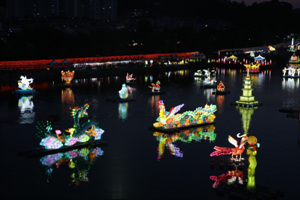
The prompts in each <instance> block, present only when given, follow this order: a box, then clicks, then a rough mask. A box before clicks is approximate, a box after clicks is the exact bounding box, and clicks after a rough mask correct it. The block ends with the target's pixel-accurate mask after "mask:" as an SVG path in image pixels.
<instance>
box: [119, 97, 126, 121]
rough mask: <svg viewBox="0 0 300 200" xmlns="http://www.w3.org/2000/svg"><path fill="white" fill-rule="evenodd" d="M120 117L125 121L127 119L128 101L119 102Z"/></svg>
mask: <svg viewBox="0 0 300 200" xmlns="http://www.w3.org/2000/svg"><path fill="white" fill-rule="evenodd" d="M118 110H119V118H120V119H122V121H123V122H124V121H125V119H127V110H128V102H123V103H119V109H118Z"/></svg>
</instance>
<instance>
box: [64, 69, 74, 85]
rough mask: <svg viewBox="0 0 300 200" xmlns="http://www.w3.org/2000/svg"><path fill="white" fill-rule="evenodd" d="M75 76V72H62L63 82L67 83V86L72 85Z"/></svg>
mask: <svg viewBox="0 0 300 200" xmlns="http://www.w3.org/2000/svg"><path fill="white" fill-rule="evenodd" d="M74 74H75V71H72V72H71V71H70V70H68V71H66V72H64V71H61V79H62V80H63V81H65V84H66V85H70V84H71V81H72V80H73V78H74Z"/></svg>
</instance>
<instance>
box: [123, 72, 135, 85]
mask: <svg viewBox="0 0 300 200" xmlns="http://www.w3.org/2000/svg"><path fill="white" fill-rule="evenodd" d="M125 78H126V83H132V82H133V81H134V80H135V79H136V78H133V74H128V73H127V74H126V77H125Z"/></svg>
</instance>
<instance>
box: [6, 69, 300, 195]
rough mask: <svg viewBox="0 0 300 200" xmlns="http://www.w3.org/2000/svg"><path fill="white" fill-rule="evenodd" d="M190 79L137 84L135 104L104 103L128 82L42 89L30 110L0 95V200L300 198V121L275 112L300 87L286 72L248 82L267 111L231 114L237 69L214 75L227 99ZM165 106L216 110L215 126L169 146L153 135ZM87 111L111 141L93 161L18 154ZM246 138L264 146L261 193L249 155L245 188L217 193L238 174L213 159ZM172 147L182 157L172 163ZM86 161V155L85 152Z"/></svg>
mask: <svg viewBox="0 0 300 200" xmlns="http://www.w3.org/2000/svg"><path fill="white" fill-rule="evenodd" d="M192 75H193V72H192V71H188V70H185V71H176V72H169V73H162V74H159V75H151V74H149V75H148V76H146V77H145V76H138V75H134V76H135V77H137V80H136V84H135V85H132V87H133V88H135V91H134V93H133V97H134V98H136V101H133V102H129V103H117V102H111V101H107V98H110V97H114V96H117V95H118V91H119V90H120V89H121V84H122V83H123V82H124V81H125V80H124V79H125V77H118V78H113V77H111V78H110V79H108V78H102V79H100V78H95V79H86V80H84V79H80V80H78V79H77V80H73V86H72V87H71V89H67V88H65V87H61V86H62V83H61V82H59V83H56V82H49V83H48V82H47V83H36V87H37V88H36V89H37V90H38V91H39V93H38V94H36V95H34V96H33V97H32V98H31V99H27V100H26V99H23V103H24V102H26V101H27V103H28V101H29V104H27V105H29V107H27V108H25V107H23V108H22V103H19V100H20V97H16V96H15V95H13V94H11V93H10V92H7V93H4V92H3V93H1V94H0V95H1V99H0V132H1V140H0V156H1V167H0V169H1V173H2V174H1V178H0V181H1V192H0V199H1V200H5V199H57V200H58V199H160V198H164V199H176V198H178V199H228V198H235V197H236V198H240V199H243V198H244V199H259V198H260V199H289V200H292V199H299V187H300V170H299V169H300V161H299V158H300V145H299V121H298V119H297V118H288V117H287V114H286V113H281V112H279V111H278V110H279V109H280V108H292V109H299V108H300V99H299V97H300V91H299V79H283V78H282V74H281V72H280V70H277V71H276V70H264V71H262V72H261V73H260V74H256V75H250V76H251V79H252V81H253V89H254V90H253V94H254V96H255V99H256V100H258V101H259V102H260V103H263V106H260V107H258V108H257V109H255V110H251V109H250V110H246V111H245V109H244V111H243V112H244V114H242V110H239V109H237V108H236V107H235V106H232V105H231V103H233V102H235V101H236V100H238V99H239V96H240V95H242V90H241V89H242V87H243V77H244V74H242V73H241V71H240V70H233V69H226V70H225V69H219V70H218V74H217V80H218V82H219V81H220V80H222V81H223V82H224V83H225V86H226V89H227V90H230V91H231V93H230V94H228V95H225V96H216V95H213V94H212V92H213V91H214V90H213V89H203V88H201V85H202V80H199V79H198V80H196V79H194V77H193V76H192ZM156 80H160V82H161V88H162V91H164V92H165V94H162V95H159V96H151V95H148V94H147V92H149V90H150V89H149V88H148V85H150V82H151V81H153V82H156ZM16 81H17V80H16ZM41 85H42V86H41ZM38 86H40V87H38ZM159 100H163V101H164V103H165V107H166V110H169V109H170V108H171V107H174V106H177V105H179V104H181V103H184V104H185V106H184V107H183V108H182V111H186V110H194V109H195V108H197V107H203V106H205V104H215V105H217V109H218V110H217V112H216V113H215V115H216V119H215V124H214V125H212V126H210V127H204V129H203V130H201V129H191V130H188V131H186V132H184V133H182V134H177V136H178V137H175V136H173V138H171V136H169V137H167V136H166V135H163V134H161V133H153V132H152V131H150V130H148V127H149V126H151V125H152V124H153V123H154V122H155V120H156V118H157V117H158V109H157V105H158V101H159ZM85 102H92V103H91V104H90V108H89V109H88V113H89V118H91V119H96V120H97V121H99V126H100V127H101V128H102V129H104V130H105V132H104V134H103V135H102V140H103V141H105V142H107V145H105V146H101V147H100V148H101V149H98V151H99V152H100V154H99V155H96V156H95V157H94V159H93V160H92V161H89V160H88V159H84V158H83V157H84V156H80V155H81V154H78V156H77V157H76V156H74V157H73V159H70V158H67V157H63V158H65V159H61V163H60V164H55V163H54V165H52V166H48V167H47V166H45V165H43V163H42V162H41V161H42V159H41V157H39V156H36V157H32V158H27V157H25V156H20V155H19V154H18V153H20V152H24V151H26V150H29V149H33V148H37V147H39V142H40V139H39V138H38V137H37V136H36V133H37V130H36V125H37V122H41V121H43V122H46V121H47V120H51V121H52V122H54V124H55V126H56V127H59V128H60V129H61V130H64V129H68V128H70V127H71V126H72V118H71V116H70V109H69V108H70V107H74V106H81V105H83V104H84V103H85ZM24 105H25V104H23V106H24ZM251 112H252V114H251ZM243 120H244V123H243ZM246 122H247V123H248V128H249V129H247V125H246V124H245V123H246ZM245 129H247V130H245ZM209 130H210V131H211V132H212V133H213V134H216V135H215V137H216V138H215V139H213V138H212V136H211V138H210V140H209V137H201V134H205V131H206V132H207V131H209ZM245 131H248V135H255V136H256V137H257V138H258V142H259V143H260V144H261V147H260V148H259V149H258V152H257V156H256V160H257V167H256V170H255V183H256V189H254V190H250V191H249V190H247V189H246V185H247V179H248V177H247V174H248V173H247V168H248V162H247V155H246V154H245V152H244V153H243V157H244V158H245V161H243V162H242V163H240V165H239V166H238V169H239V170H240V171H242V172H243V173H244V176H243V177H242V180H243V184H239V183H238V181H235V182H233V183H232V184H230V185H229V184H228V183H227V182H225V183H220V185H219V186H218V187H217V188H213V187H212V186H213V184H214V181H213V180H211V179H210V176H211V175H214V176H219V175H221V174H224V173H226V172H228V171H229V170H234V165H232V162H230V161H229V160H228V158H229V157H230V156H223V157H221V158H222V159H220V158H214V159H211V158H210V156H209V154H210V153H211V152H212V151H213V147H214V146H215V145H218V146H224V147H233V146H232V145H231V144H230V143H229V142H228V139H227V138H228V135H229V134H230V135H232V136H233V137H236V134H237V133H244V132H245ZM197 133H198V134H197ZM212 133H211V134H212ZM184 134H185V136H184ZM189 136H190V137H189ZM192 136H194V137H192ZM159 147H160V150H161V151H160V155H159V152H158V149H159ZM169 148H170V149H171V150H172V149H173V150H176V152H177V153H176V154H175V155H172V153H171V152H172V151H169ZM162 150H164V151H162ZM101 151H103V152H102V154H101ZM85 152H86V154H85V155H87V154H88V152H89V151H88V149H86V151H85ZM77 153H78V152H77ZM82 154H84V151H83V152H82ZM79 175H80V177H81V179H80V180H79V179H78V177H79ZM76 177H77V181H74V180H75V179H76Z"/></svg>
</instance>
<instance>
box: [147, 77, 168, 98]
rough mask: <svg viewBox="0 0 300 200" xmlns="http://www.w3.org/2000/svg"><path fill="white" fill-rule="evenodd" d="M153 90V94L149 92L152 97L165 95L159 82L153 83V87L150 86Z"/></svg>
mask: <svg viewBox="0 0 300 200" xmlns="http://www.w3.org/2000/svg"><path fill="white" fill-rule="evenodd" d="M148 87H149V88H150V89H151V92H148V93H147V94H150V95H159V94H165V92H162V91H161V90H160V89H161V88H160V81H159V80H157V81H156V83H151V86H148Z"/></svg>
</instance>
